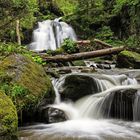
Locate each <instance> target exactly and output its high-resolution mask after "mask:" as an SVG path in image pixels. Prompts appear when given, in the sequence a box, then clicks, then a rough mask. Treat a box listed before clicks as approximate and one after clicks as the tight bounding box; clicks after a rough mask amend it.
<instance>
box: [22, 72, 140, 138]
mask: <svg viewBox="0 0 140 140" xmlns="http://www.w3.org/2000/svg"><path fill="white" fill-rule="evenodd" d="M139 76H140V71H137V72H131V71H129V72H127V73H124V74H118V75H116V74H115V75H114V74H113V75H106V74H84V73H82V74H81V73H72V74H68V75H64V76H62V77H61V78H59V79H54V80H52V83H53V85H54V89H55V92H56V100H55V103H54V104H53V105H48V106H45V107H44V108H45V111H46V112H44V114H47V117H46V119H47V121H46V122H48V123H49V124H36V125H32V126H27V127H22V128H21V130H20V138H19V139H20V140H140V123H139V121H140V109H139V106H140V83H139V82H140V81H139ZM87 85H90V86H89V87H88V86H87ZM85 87H88V89H85V90H84V88H85ZM86 90H87V93H86V95H85V92H86ZM78 91H79V92H78ZM70 94H74V95H70Z"/></svg>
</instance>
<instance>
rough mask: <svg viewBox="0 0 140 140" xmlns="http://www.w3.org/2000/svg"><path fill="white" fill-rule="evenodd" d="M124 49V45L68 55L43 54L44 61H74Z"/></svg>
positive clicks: (115, 52)
mask: <svg viewBox="0 0 140 140" xmlns="http://www.w3.org/2000/svg"><path fill="white" fill-rule="evenodd" d="M123 50H124V47H123V46H122V47H114V48H108V49H102V50H97V51H91V52H82V53H75V54H68V55H56V56H44V55H42V56H41V57H42V58H43V60H44V61H47V62H67V61H74V60H81V59H88V58H94V57H100V56H104V55H110V54H117V53H119V52H121V51H123Z"/></svg>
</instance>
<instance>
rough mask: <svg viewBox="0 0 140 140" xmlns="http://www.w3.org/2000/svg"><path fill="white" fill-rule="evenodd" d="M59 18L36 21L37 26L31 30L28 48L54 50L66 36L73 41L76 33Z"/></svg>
mask: <svg viewBox="0 0 140 140" xmlns="http://www.w3.org/2000/svg"><path fill="white" fill-rule="evenodd" d="M60 19H61V18H57V19H55V20H46V21H43V22H38V28H37V29H35V30H34V31H33V42H32V43H31V44H30V46H29V48H30V49H31V50H34V51H44V50H56V48H59V47H60V45H61V43H63V41H64V39H66V38H69V39H72V40H73V41H75V40H76V34H75V32H74V30H73V28H72V27H71V26H70V25H68V24H67V23H65V22H61V21H59V20H60Z"/></svg>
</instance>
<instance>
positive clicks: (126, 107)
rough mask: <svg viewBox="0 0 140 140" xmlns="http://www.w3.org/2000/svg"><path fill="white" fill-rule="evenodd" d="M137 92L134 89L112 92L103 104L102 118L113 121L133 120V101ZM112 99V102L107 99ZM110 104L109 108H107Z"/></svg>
mask: <svg viewBox="0 0 140 140" xmlns="http://www.w3.org/2000/svg"><path fill="white" fill-rule="evenodd" d="M137 92H138V91H137V90H134V89H129V90H119V91H116V92H113V93H112V95H110V97H108V98H106V102H108V103H107V104H106V103H105V102H104V104H103V106H104V108H103V109H104V111H103V112H104V116H105V117H107V118H108V117H109V118H115V119H123V120H134V115H135V114H134V100H135V95H136V93H137ZM109 98H112V101H111V100H110V99H109ZM109 104H110V106H109Z"/></svg>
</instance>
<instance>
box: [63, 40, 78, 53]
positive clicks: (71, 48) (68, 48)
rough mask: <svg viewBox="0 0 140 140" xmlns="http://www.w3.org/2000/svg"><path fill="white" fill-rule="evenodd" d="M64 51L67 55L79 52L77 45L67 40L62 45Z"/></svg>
mask: <svg viewBox="0 0 140 140" xmlns="http://www.w3.org/2000/svg"><path fill="white" fill-rule="evenodd" d="M61 47H62V49H63V50H64V51H65V52H67V53H75V52H77V48H76V43H75V42H74V41H73V40H71V39H68V38H67V39H65V40H64V42H63V43H62V45H61Z"/></svg>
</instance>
